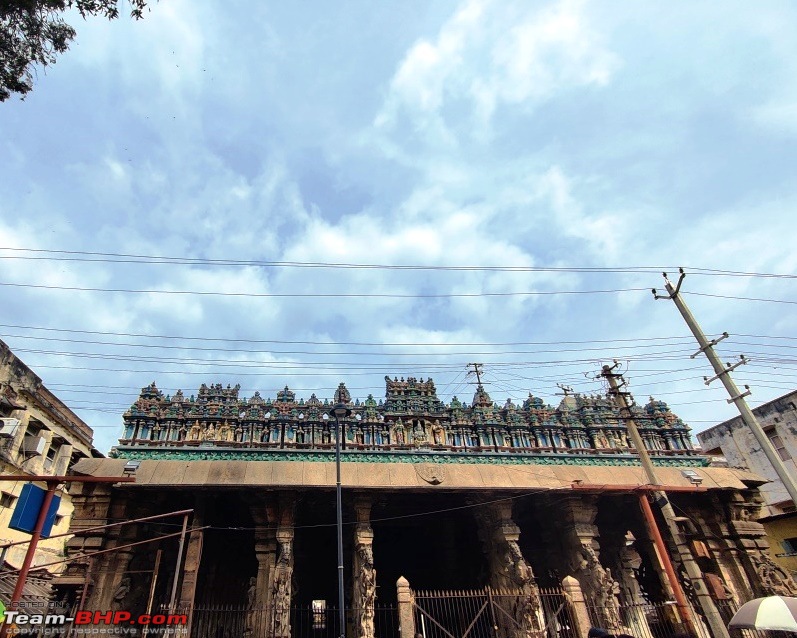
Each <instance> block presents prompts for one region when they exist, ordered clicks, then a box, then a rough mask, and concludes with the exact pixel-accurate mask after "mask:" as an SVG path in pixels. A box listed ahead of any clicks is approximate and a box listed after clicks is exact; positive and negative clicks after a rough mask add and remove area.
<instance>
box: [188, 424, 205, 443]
mask: <svg viewBox="0 0 797 638" xmlns="http://www.w3.org/2000/svg"><path fill="white" fill-rule="evenodd" d="M201 436H202V428H200V427H199V421H194V425H192V426H191V429H190V430H189V432H188V440H189V441H199V439H200V438H201Z"/></svg>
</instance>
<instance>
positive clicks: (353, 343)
mask: <svg viewBox="0 0 797 638" xmlns="http://www.w3.org/2000/svg"><path fill="white" fill-rule="evenodd" d="M0 328H15V329H20V330H39V331H43V332H66V333H72V334H91V335H102V336H114V337H141V338H147V339H169V340H172V341H174V340H185V341H221V342H230V343H276V344H291V345H341V346H396V347H398V346H424V347H426V346H543V345H546V346H547V345H560V344H561V345H569V344H588V343H628V342H634V343H636V342H639V341H667V340H673V339H690V338H691V335H675V336H671V337H638V338H629V339H585V340H553V341H498V342H486V341H485V342H473V341H468V342H459V343H457V342H438V343H434V342H425V341H419V342H386V341H304V340H285V339H240V338H234V337H187V336H184V335H159V334H152V333H142V332H112V331H106V330H80V329H77V328H53V327H47V326H25V325H20V324H8V323H0ZM731 336H732V337H750V338H753V339H786V340H791V341H797V337H790V336H785V335H759V334H750V333H743V332H736V333H733V334H732V335H731Z"/></svg>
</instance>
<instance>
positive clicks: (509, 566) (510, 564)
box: [504, 540, 540, 637]
mask: <svg viewBox="0 0 797 638" xmlns="http://www.w3.org/2000/svg"><path fill="white" fill-rule="evenodd" d="M504 569H505V571H506V573H507V577H508V579H509V582H510V583H511V584H512V585H513V586H514V587H517V589H519V590H520V591H521V592H522V595H521V596H520V597H518V600H517V603H516V605H515V609H514V616H515V618H516V619H517V621H518V622H519V623H520V626H521V627H522V628H523V631H524V635H525V636H527V637H530V636H532V635H533V634H534V633H535V632H536V631H537V630H538V629H539V624H538V623H537V613H536V612H537V609H538V608H539V606H540V599H539V597H538V596H537V590H536V587H535V586H534V574H533V572H532V571H531V567H530V566H529V564H528V563H527V562H526V559H525V558H523V554H522V553H521V551H520V547H519V546H518V544H517V541H514V540H509V541H507V542H506V552H505V554H504Z"/></svg>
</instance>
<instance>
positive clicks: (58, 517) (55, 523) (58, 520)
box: [53, 514, 797, 547]
mask: <svg viewBox="0 0 797 638" xmlns="http://www.w3.org/2000/svg"><path fill="white" fill-rule="evenodd" d="M63 520H64V517H63V516H61V514H56V515H55V520H54V521H53V526H54V527H57V526H58V525H60V524H61V521H63ZM794 540H795V542H797V538H795V539H794ZM795 547H797V545H795Z"/></svg>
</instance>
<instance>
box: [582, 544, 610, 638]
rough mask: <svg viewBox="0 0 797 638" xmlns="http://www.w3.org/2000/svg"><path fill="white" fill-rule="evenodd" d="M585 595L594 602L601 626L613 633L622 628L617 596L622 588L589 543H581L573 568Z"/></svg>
mask: <svg viewBox="0 0 797 638" xmlns="http://www.w3.org/2000/svg"><path fill="white" fill-rule="evenodd" d="M573 571H574V572H575V576H576V578H578V580H579V582H580V583H581V588H582V589H583V591H584V594H585V595H586V596H587V597H588V598H590V599H591V600H592V604H593V605H594V607H595V611H596V612H597V613H598V614H599V615H600V616H601V626H602V627H604V628H606V629H609V630H611V631H617V630H619V628H620V608H619V606H620V603H619V601H618V600H617V594H618V593H619V591H620V586H619V584H618V583H617V581H616V580H614V578H613V577H612V574H611V572H610V571H609V570H608V569H605V568H604V567H603V565H601V564H600V561H599V560H598V555H597V553H596V552H595V550H594V549H593V548H592V545H591V544H590V543H588V542H583V543H581V548H580V549H579V552H578V555H577V557H576V562H575V565H574V568H573Z"/></svg>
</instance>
